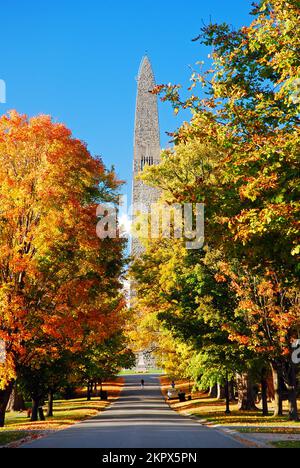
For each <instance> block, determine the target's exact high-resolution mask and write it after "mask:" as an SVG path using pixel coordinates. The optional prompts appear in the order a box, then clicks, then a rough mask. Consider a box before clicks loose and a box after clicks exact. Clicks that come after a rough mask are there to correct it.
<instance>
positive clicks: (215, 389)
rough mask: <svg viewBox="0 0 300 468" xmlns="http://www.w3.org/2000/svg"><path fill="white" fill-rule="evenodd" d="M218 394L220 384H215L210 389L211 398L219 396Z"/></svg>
mask: <svg viewBox="0 0 300 468" xmlns="http://www.w3.org/2000/svg"><path fill="white" fill-rule="evenodd" d="M217 395H218V386H217V385H214V386H213V387H210V389H209V396H210V398H217Z"/></svg>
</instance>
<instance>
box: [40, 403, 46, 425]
mask: <svg viewBox="0 0 300 468" xmlns="http://www.w3.org/2000/svg"><path fill="white" fill-rule="evenodd" d="M38 415H39V418H40V421H46V418H45V415H44V410H43V407H42V406H41V405H39V408H38Z"/></svg>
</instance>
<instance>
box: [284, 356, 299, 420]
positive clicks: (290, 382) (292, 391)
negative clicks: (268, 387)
mask: <svg viewBox="0 0 300 468" xmlns="http://www.w3.org/2000/svg"><path fill="white" fill-rule="evenodd" d="M284 374H286V375H284V377H285V378H284V380H285V384H286V387H287V389H288V394H289V419H290V421H296V422H298V421H299V414H298V402H297V375H296V369H295V365H294V364H293V363H291V364H288V370H287V372H284Z"/></svg>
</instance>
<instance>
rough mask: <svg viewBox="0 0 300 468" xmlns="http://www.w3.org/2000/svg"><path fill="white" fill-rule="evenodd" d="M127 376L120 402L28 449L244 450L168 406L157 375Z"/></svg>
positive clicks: (227, 437) (215, 431)
mask: <svg viewBox="0 0 300 468" xmlns="http://www.w3.org/2000/svg"><path fill="white" fill-rule="evenodd" d="M145 384H146V385H145V388H144V389H141V388H140V385H139V376H128V377H126V382H125V387H124V389H123V392H122V394H121V397H120V399H119V400H118V401H117V402H116V403H114V404H113V405H112V406H111V407H109V408H108V409H107V410H106V411H105V412H104V413H102V414H100V415H99V416H97V417H95V418H93V419H90V420H88V421H84V422H82V423H80V424H77V425H75V426H72V427H71V428H69V429H66V430H63V431H60V432H56V433H55V434H53V435H51V436H49V437H46V438H43V439H40V440H37V441H35V442H33V443H30V444H26V445H24V446H23V447H25V448H108V449H114V448H121V449H126V448H178V449H180V448H243V447H244V446H243V445H242V444H241V443H239V442H238V441H236V440H235V439H233V438H232V437H230V436H227V435H225V434H223V433H222V432H220V431H217V430H214V429H209V428H207V427H204V426H202V425H201V424H199V423H198V422H196V421H193V420H192V419H189V418H185V417H182V416H180V415H178V414H177V413H175V412H174V411H172V410H171V409H170V408H169V407H168V405H167V404H166V403H165V401H164V399H163V397H162V394H161V391H160V386H159V380H158V377H157V376H153V375H151V376H146V377H145Z"/></svg>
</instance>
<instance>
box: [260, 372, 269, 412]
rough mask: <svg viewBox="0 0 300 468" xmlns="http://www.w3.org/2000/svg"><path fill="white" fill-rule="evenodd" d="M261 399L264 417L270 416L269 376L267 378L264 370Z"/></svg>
mask: <svg viewBox="0 0 300 468" xmlns="http://www.w3.org/2000/svg"><path fill="white" fill-rule="evenodd" d="M261 398H262V407H263V416H269V408H268V381H267V376H266V370H263V371H262V375H261Z"/></svg>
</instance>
